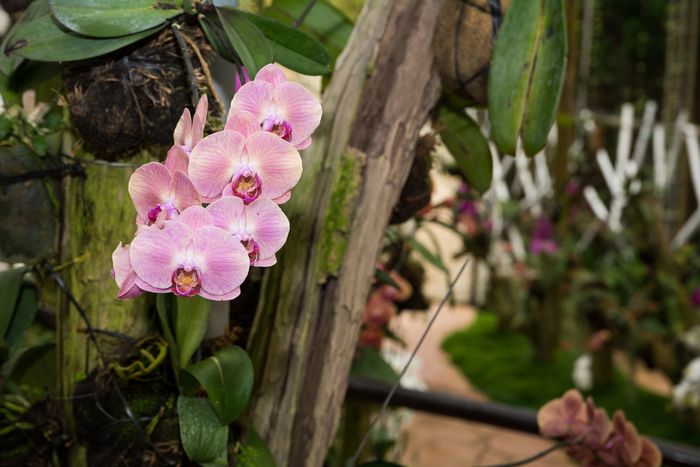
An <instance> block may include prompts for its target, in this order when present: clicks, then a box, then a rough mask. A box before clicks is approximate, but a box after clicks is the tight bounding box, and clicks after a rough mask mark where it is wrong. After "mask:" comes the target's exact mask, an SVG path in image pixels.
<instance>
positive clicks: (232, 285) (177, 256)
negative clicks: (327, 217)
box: [112, 65, 322, 300]
mask: <svg viewBox="0 0 700 467" xmlns="http://www.w3.org/2000/svg"><path fill="white" fill-rule="evenodd" d="M321 113H322V111H321V105H320V104H319V102H318V100H317V99H316V98H315V97H314V96H313V95H312V94H311V93H310V92H309V91H307V90H306V89H305V88H304V87H302V86H300V85H298V84H296V83H291V82H289V81H287V78H286V77H285V75H284V73H283V72H282V70H281V69H280V68H279V67H278V66H276V65H267V66H265V67H264V68H263V69H261V70H260V71H259V72H258V74H257V75H256V76H255V79H254V80H253V81H249V82H247V83H245V84H244V85H243V86H241V87H240V89H238V90H237V92H236V94H235V95H234V97H233V100H232V101H231V109H230V111H229V114H228V118H227V120H226V125H225V127H224V130H223V131H218V132H215V133H212V134H210V135H209V136H207V137H204V127H205V124H206V118H207V99H206V96H202V98H201V99H200V101H199V103H198V104H197V109H196V111H195V114H194V116H191V115H190V112H189V110H187V109H185V111H184V112H183V114H182V117H181V118H180V121H179V122H178V124H177V127H176V128H175V132H174V135H173V136H174V140H175V141H174V143H175V144H174V145H173V146H172V148H171V149H170V150H169V151H168V155H167V158H166V159H165V162H164V163H162V164H161V163H157V162H149V163H147V164H145V165H143V166H141V167H139V168H138V169H136V171H135V172H134V174H133V175H132V176H131V179H130V180H129V195H130V196H131V200H132V201H133V203H134V207H135V208H136V213H137V216H136V224H137V231H136V236H135V238H134V240H133V241H132V242H131V244H130V245H126V246H122V244H121V243H120V244H119V246H117V249H116V250H115V251H114V253H113V254H112V261H113V265H114V269H113V275H114V279H115V280H116V282H117V285H118V286H119V293H118V298H122V299H126V298H133V297H135V296H137V295H140V294H142V293H143V292H144V291H146V292H155V293H168V292H172V293H174V294H175V295H179V296H185V297H189V296H193V295H200V296H202V297H204V298H207V299H211V300H230V299H233V298H235V297H237V296H238V295H239V294H240V286H241V284H242V283H243V281H244V280H245V278H246V277H247V275H248V270H249V268H250V266H258V267H265V266H272V265H273V264H275V263H276V261H277V259H276V256H275V254H276V253H277V251H278V250H279V249H280V248H281V247H282V246H283V245H284V243H285V242H286V240H287V235H288V234H289V221H288V220H287V217H286V216H285V215H284V213H283V212H282V210H281V209H280V207H279V206H278V205H279V204H282V203H284V202H286V201H288V200H289V198H290V197H291V190H292V188H294V186H295V185H296V184H297V182H298V181H299V178H300V177H301V172H302V164H301V157H300V156H299V152H298V151H299V150H300V149H304V148H306V147H308V146H309V145H310V144H311V134H312V133H313V132H314V130H315V129H316V127H318V124H319V122H320V120H321Z"/></svg>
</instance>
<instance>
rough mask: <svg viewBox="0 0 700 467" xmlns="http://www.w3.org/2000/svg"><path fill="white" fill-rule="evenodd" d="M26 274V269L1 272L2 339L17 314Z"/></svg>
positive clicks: (0, 328) (0, 316)
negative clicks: (18, 301)
mask: <svg viewBox="0 0 700 467" xmlns="http://www.w3.org/2000/svg"><path fill="white" fill-rule="evenodd" d="M26 273H27V268H26V267H21V268H13V269H8V270H6V271H2V272H0V337H2V338H4V337H5V334H6V333H7V330H8V328H9V327H10V323H11V322H12V317H13V316H14V314H15V308H16V306H17V300H18V298H19V294H20V290H21V289H22V280H23V278H24V275H25V274H26Z"/></svg>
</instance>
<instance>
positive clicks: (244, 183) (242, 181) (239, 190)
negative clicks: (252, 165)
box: [231, 169, 262, 205]
mask: <svg viewBox="0 0 700 467" xmlns="http://www.w3.org/2000/svg"><path fill="white" fill-rule="evenodd" d="M261 191H262V180H260V177H259V176H258V174H257V173H255V172H252V171H251V170H249V169H248V170H245V171H241V172H239V173H238V174H237V175H236V176H235V177H234V178H233V181H232V182H231V192H232V193H233V195H234V196H237V197H239V198H241V199H242V200H243V203H245V204H246V205H247V204H250V203H252V202H253V201H255V200H256V199H258V197H259V196H260V193H261Z"/></svg>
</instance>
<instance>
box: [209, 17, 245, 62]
mask: <svg viewBox="0 0 700 467" xmlns="http://www.w3.org/2000/svg"><path fill="white" fill-rule="evenodd" d="M199 25H200V26H201V27H202V31H204V35H205V36H206V37H207V40H208V41H209V44H211V46H212V47H213V48H214V50H215V51H216V53H218V54H219V55H221V56H222V57H223V58H225V59H226V60H228V61H229V62H231V63H236V62H239V61H240V59H239V58H238V55H237V54H236V51H235V50H233V46H232V45H231V43H230V42H229V41H228V37H227V36H226V33H225V32H224V28H223V26H222V25H221V21H219V17H218V16H217V15H212V14H205V15H199Z"/></svg>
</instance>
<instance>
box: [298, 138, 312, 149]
mask: <svg viewBox="0 0 700 467" xmlns="http://www.w3.org/2000/svg"><path fill="white" fill-rule="evenodd" d="M311 142H312V141H311V136H309V137H308V138H306V139H305V140H304V141H302V142H300V143H296V144H294V147H295V148H297V150H298V151H301V150H302V149H306V148H308V147H309V146H311Z"/></svg>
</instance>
